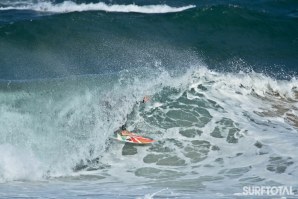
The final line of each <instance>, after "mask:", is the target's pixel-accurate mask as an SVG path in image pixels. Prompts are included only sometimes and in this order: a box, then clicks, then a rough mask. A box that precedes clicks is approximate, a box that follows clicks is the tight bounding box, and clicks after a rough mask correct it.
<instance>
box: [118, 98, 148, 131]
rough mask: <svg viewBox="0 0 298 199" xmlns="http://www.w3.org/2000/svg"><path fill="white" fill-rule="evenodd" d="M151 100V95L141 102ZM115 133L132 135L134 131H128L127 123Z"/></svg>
mask: <svg viewBox="0 0 298 199" xmlns="http://www.w3.org/2000/svg"><path fill="white" fill-rule="evenodd" d="M149 101H150V98H149V96H145V97H144V98H143V100H142V101H141V102H140V103H143V104H145V103H147V102H149ZM114 134H115V135H117V134H120V135H123V136H125V135H132V134H133V133H132V132H130V131H128V130H126V123H125V124H124V125H122V126H121V128H120V129H119V130H117V131H115V132H114Z"/></svg>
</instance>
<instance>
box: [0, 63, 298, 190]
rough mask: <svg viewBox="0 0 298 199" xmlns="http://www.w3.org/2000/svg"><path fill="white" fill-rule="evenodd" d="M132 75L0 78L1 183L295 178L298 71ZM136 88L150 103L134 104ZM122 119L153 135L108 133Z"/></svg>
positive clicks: (202, 70) (280, 180)
mask: <svg viewBox="0 0 298 199" xmlns="http://www.w3.org/2000/svg"><path fill="white" fill-rule="evenodd" d="M144 70H146V69H144ZM131 73H132V72H129V71H123V72H122V73H121V75H120V76H119V77H118V78H116V77H113V78H110V79H109V78H105V77H98V76H93V77H80V78H78V77H76V78H74V79H57V80H47V81H45V80H40V81H41V82H40V81H37V82H36V81H33V82H23V83H21V82H12V83H10V84H8V85H6V86H5V85H2V91H1V97H0V99H1V115H0V124H1V126H2V130H1V139H0V141H1V145H0V150H1V154H2V155H1V161H0V178H1V181H2V182H3V181H11V180H42V179H47V178H53V177H59V176H76V175H78V174H80V173H82V174H84V175H98V176H101V177H103V178H111V176H113V179H117V178H118V180H121V181H122V180H124V181H125V179H126V178H127V177H125V176H127V175H130V178H129V180H130V181H134V180H136V181H140V180H141V181H143V182H147V180H149V181H150V180H152V179H162V182H164V181H167V182H169V184H168V186H171V183H170V182H171V179H172V178H173V177H174V176H175V177H174V179H176V178H177V177H178V178H179V179H180V180H179V182H181V183H183V182H190V181H193V182H195V181H196V180H195V179H193V177H198V178H196V179H200V178H199V176H201V174H202V173H201V172H203V173H204V176H205V177H206V178H208V179H209V178H210V179H209V181H211V182H212V183H215V184H216V182H217V181H218V180H223V179H225V178H228V179H234V180H235V181H234V180H231V181H229V183H231V184H232V185H236V184H238V181H242V180H243V181H247V182H249V181H250V180H256V183H258V182H259V181H258V180H257V179H264V180H265V181H268V182H269V181H274V182H276V183H285V181H284V180H285V179H286V182H287V183H293V185H294V184H295V179H296V177H297V162H296V160H297V157H296V155H295V154H293V153H291V151H293V150H295V148H296V143H295V140H294V139H293V137H295V136H296V134H297V128H298V116H297V109H298V107H297V101H298V98H297V95H298V91H297V85H298V82H297V80H296V79H292V80H290V81H288V80H275V79H272V78H270V77H266V76H264V75H262V74H258V73H217V72H214V71H210V70H208V69H207V68H205V67H199V68H197V67H195V68H193V69H190V70H188V71H187V72H186V73H185V74H184V75H179V76H172V75H170V74H168V73H167V72H166V71H164V72H161V73H160V74H159V75H158V73H156V72H154V71H152V70H149V71H148V70H147V71H146V73H147V75H146V76H145V77H144V76H143V75H141V76H139V77H137V75H136V76H131ZM43 81H45V82H43ZM144 95H150V98H151V101H150V103H148V104H146V105H137V104H136V101H139V100H141V99H142V97H143V96H144ZM125 122H126V123H127V125H128V129H129V130H132V131H134V132H139V133H140V134H142V135H145V136H146V135H147V136H150V137H153V138H154V139H156V140H158V142H157V143H155V144H153V145H152V146H148V147H137V148H135V147H133V146H130V145H124V147H123V145H122V144H119V143H116V142H113V141H111V140H109V137H110V136H112V134H113V132H114V131H115V130H117V129H118V128H119V127H120V126H121V125H122V124H124V123H125ZM283 143H287V147H286V148H285V147H284V145H283ZM233 162H234V163H233ZM235 162H237V164H235ZM16 163H17V164H16ZM208 165H209V166H208ZM132 167H133V168H132ZM197 167H201V170H200V171H201V172H199V173H198V174H194V173H193V172H196V169H195V168H197ZM182 168H183V169H182ZM131 170H133V174H134V175H133V176H131V174H130V172H131ZM264 171H266V172H264ZM126 172H127V173H126ZM210 172H211V173H210ZM32 173H34V175H31V174H32ZM120 173H121V175H120ZM125 173H126V174H125ZM215 173H216V174H215ZM280 175H282V176H283V178H280ZM108 176H109V177H108ZM207 176H209V177H207ZM212 176H213V177H212ZM122 177H123V178H122ZM201 177H202V176H201ZM142 179H143V180H142ZM261 181H263V180H260V182H261ZM157 183H161V181H158V182H157ZM177 183H178V182H177ZM233 183H236V184H233ZM178 184H179V183H178ZM172 186H174V184H173V185H172ZM189 188H190V189H191V187H189Z"/></svg>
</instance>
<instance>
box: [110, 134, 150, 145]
mask: <svg viewBox="0 0 298 199" xmlns="http://www.w3.org/2000/svg"><path fill="white" fill-rule="evenodd" d="M113 139H116V140H118V141H121V142H127V143H133V144H151V143H153V142H155V140H153V139H150V138H146V137H143V136H140V135H137V134H134V133H131V132H128V131H126V132H123V133H117V134H116V135H115V137H113Z"/></svg>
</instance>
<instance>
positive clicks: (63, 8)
mask: <svg viewBox="0 0 298 199" xmlns="http://www.w3.org/2000/svg"><path fill="white" fill-rule="evenodd" d="M194 7H195V6H194V5H188V6H182V7H171V6H168V5H144V6H139V5H136V4H129V5H117V4H110V5H109V4H105V3H103V2H98V3H87V4H86V3H82V4H77V3H75V2H72V1H64V2H63V3H59V4H53V3H51V2H39V3H36V4H29V5H28V4H27V5H16V6H7V7H0V10H34V11H38V12H52V13H68V12H83V11H106V12H136V13H146V14H154V13H171V12H181V11H184V10H187V9H190V8H194Z"/></svg>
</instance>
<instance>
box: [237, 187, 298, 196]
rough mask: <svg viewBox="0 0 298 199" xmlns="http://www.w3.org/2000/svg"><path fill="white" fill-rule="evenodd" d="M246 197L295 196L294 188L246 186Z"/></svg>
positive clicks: (244, 189)
mask: <svg viewBox="0 0 298 199" xmlns="http://www.w3.org/2000/svg"><path fill="white" fill-rule="evenodd" d="M242 195H244V196H266V195H267V196H294V192H293V187H292V186H244V187H243V192H242Z"/></svg>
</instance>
